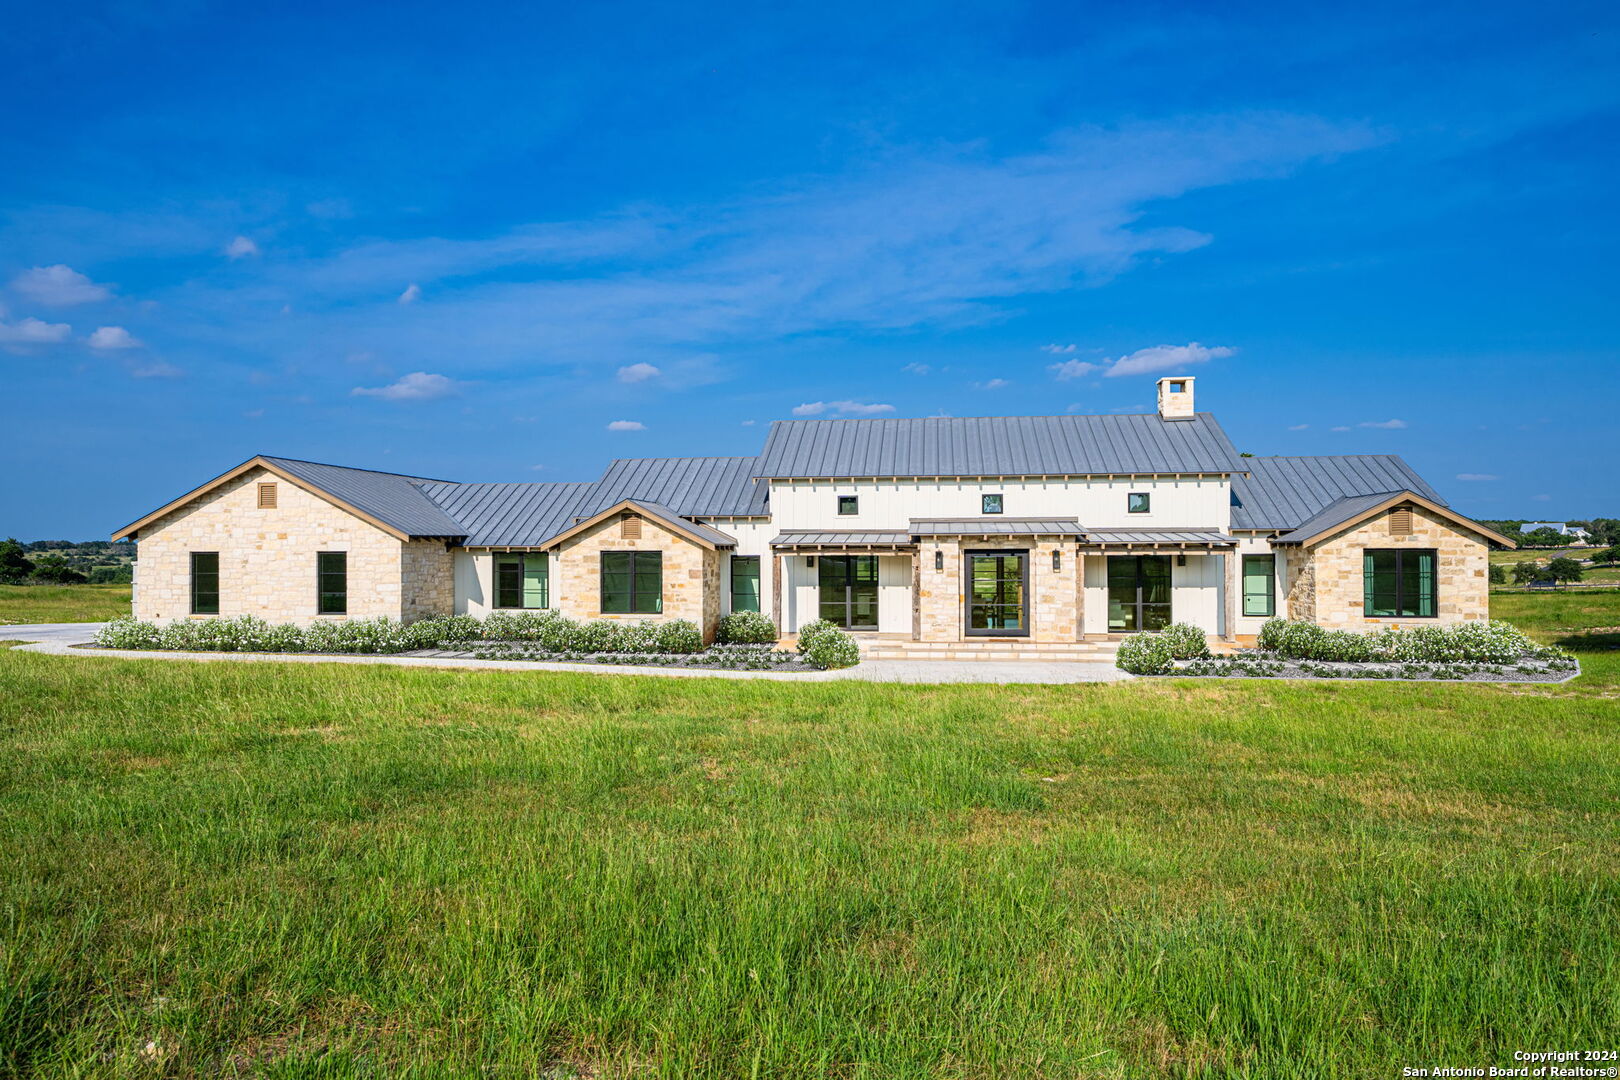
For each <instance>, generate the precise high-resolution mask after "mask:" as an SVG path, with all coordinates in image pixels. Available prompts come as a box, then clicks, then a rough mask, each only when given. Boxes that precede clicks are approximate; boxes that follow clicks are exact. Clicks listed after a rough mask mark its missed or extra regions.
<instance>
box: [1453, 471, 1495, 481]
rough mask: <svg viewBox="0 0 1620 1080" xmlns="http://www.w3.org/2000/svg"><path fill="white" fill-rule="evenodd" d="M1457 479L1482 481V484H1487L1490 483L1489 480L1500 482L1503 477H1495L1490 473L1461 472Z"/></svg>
mask: <svg viewBox="0 0 1620 1080" xmlns="http://www.w3.org/2000/svg"><path fill="white" fill-rule="evenodd" d="M1457 479H1459V480H1468V481H1475V480H1477V481H1480V482H1485V481H1489V480H1500V479H1501V477H1499V476H1493V475H1491V474H1490V473H1483V472H1460V473H1458V474H1457Z"/></svg>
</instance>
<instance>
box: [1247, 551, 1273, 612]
mask: <svg viewBox="0 0 1620 1080" xmlns="http://www.w3.org/2000/svg"><path fill="white" fill-rule="evenodd" d="M1243 614H1245V615H1258V616H1262V617H1265V618H1270V617H1271V616H1273V615H1275V614H1277V556H1275V555H1245V556H1243Z"/></svg>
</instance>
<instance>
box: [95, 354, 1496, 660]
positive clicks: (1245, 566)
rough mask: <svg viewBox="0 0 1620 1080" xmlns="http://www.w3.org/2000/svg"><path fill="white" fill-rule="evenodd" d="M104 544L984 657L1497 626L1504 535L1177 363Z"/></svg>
mask: <svg viewBox="0 0 1620 1080" xmlns="http://www.w3.org/2000/svg"><path fill="white" fill-rule="evenodd" d="M424 434H426V433H424ZM116 536H117V537H118V538H125V537H138V538H139V540H140V550H139V559H138V562H137V564H136V565H137V569H136V579H135V580H136V586H135V614H136V615H137V616H139V617H140V618H143V619H155V620H161V621H168V620H172V619H191V618H210V617H214V616H216V615H220V616H231V615H257V616H260V617H262V618H265V619H268V620H270V621H272V622H300V623H310V622H314V621H319V620H325V619H343V618H356V617H370V616H379V615H386V616H390V617H392V618H396V619H405V620H410V619H417V618H423V617H427V616H433V615H449V614H452V613H456V614H461V613H466V614H471V615H487V614H490V613H492V612H497V611H507V610H537V609H549V610H556V611H560V612H561V613H563V614H564V615H568V616H572V617H575V618H591V619H629V620H639V619H653V620H660V619H673V618H680V619H689V620H691V621H692V622H695V623H697V624H698V625H699V626H700V627H702V628H703V631H704V633H705V635H706V636H712V635H713V633H714V631H715V627H716V623H717V622H718V620H719V619H720V617H721V616H722V615H724V614H725V613H727V612H732V611H758V612H762V613H764V614H766V615H768V616H769V617H770V618H771V619H772V620H773V621H774V622H775V623H776V625H777V627H778V628H779V629H780V630H781V631H782V632H783V633H785V634H791V633H794V632H796V631H797V630H798V629H799V628H800V627H801V626H803V625H805V624H806V623H808V622H810V621H812V620H814V619H827V620H830V621H831V622H833V623H836V624H838V625H839V626H843V627H847V628H848V629H850V630H855V631H871V632H876V633H881V634H883V635H885V636H886V637H892V638H901V639H908V640H911V641H918V642H959V643H963V644H964V645H966V646H969V647H971V646H972V644H973V643H978V644H981V645H983V646H984V647H987V648H988V647H993V646H994V645H995V644H996V642H997V641H998V640H1000V641H1003V642H1004V641H1005V639H1008V638H1021V639H1024V640H1027V641H1031V642H1037V643H1060V642H1084V641H1088V640H1096V639H1099V638H1102V639H1106V638H1111V637H1114V636H1116V635H1121V634H1130V633H1134V632H1137V631H1142V630H1157V629H1160V628H1162V627H1163V626H1165V625H1166V624H1168V623H1170V622H1172V621H1176V622H1187V623H1192V624H1194V625H1196V626H1198V627H1201V628H1202V629H1203V630H1205V631H1206V632H1207V633H1209V634H1211V635H1213V636H1217V637H1220V638H1224V639H1227V640H1246V639H1252V637H1253V636H1254V635H1255V634H1256V633H1258V631H1259V629H1260V626H1261V624H1262V623H1264V622H1265V620H1266V619H1268V618H1272V617H1274V616H1287V617H1289V618H1294V619H1304V620H1309V621H1311V622H1315V623H1318V624H1320V625H1323V626H1329V627H1337V628H1346V629H1356V630H1370V629H1375V628H1377V627H1381V626H1390V625H1393V624H1410V623H1414V622H1417V623H1424V622H1428V623H1458V622H1464V621H1469V620H1479V619H1485V618H1488V617H1489V614H1488V612H1489V608H1488V592H1489V585H1488V573H1487V572H1488V569H1489V568H1488V564H1487V559H1486V554H1487V551H1488V550H1489V548H1490V546H1491V545H1492V544H1501V545H1505V546H1510V547H1511V546H1512V542H1511V541H1510V540H1508V539H1507V538H1505V537H1503V536H1501V535H1500V534H1498V533H1496V532H1493V531H1492V530H1491V529H1489V528H1487V527H1486V526H1484V525H1481V524H1480V523H1478V522H1476V521H1472V520H1470V519H1468V518H1466V517H1464V516H1462V515H1461V514H1459V513H1457V512H1456V511H1454V510H1452V509H1450V508H1449V507H1448V506H1447V505H1446V501H1445V499H1443V498H1442V497H1441V496H1440V494H1439V493H1438V492H1436V491H1435V490H1434V489H1433V488H1431V487H1430V486H1429V485H1428V484H1427V483H1426V482H1425V481H1424V480H1423V478H1422V477H1420V476H1418V475H1417V473H1415V472H1414V471H1413V470H1412V469H1411V467H1410V466H1408V465H1407V464H1406V462H1404V461H1402V460H1401V459H1400V458H1399V457H1395V456H1393V455H1375V454H1366V455H1352V456H1344V457H1252V458H1251V457H1244V456H1242V455H1240V454H1239V453H1238V452H1237V450H1236V449H1235V448H1234V447H1233V446H1232V443H1231V441H1230V440H1229V439H1228V438H1227V436H1226V433H1225V432H1224V431H1222V430H1221V427H1220V425H1219V424H1218V423H1217V422H1216V420H1215V418H1214V417H1213V416H1211V415H1210V414H1209V413H1199V412H1195V411H1194V410H1193V379H1191V378H1189V377H1180V378H1167V379H1162V380H1160V382H1159V404H1158V410H1157V412H1156V413H1146V414H1141V415H1104V416H1010V417H1007V416H1003V417H980V418H950V417H931V418H927V419H876V420H782V421H778V422H776V423H775V424H773V425H772V427H771V430H770V435H769V437H768V438H767V439H766V440H765V445H764V447H763V448H762V449H761V451H760V453H759V454H758V455H757V456H754V457H696V458H694V457H676V458H630V459H622V460H618V461H614V462H613V463H612V464H610V465H609V466H608V468H607V469H606V471H605V472H604V473H603V474H602V476H601V477H600V478H599V479H597V480H594V481H590V482H585V483H482V484H480V483H475V484H467V483H456V482H451V481H445V480H430V479H425V478H422V477H416V476H402V475H398V474H395V473H383V472H374V471H371V470H367V469H353V468H345V467H342V466H336V465H321V464H315V463H312V462H307V461H300V460H296V459H292V458H280V457H268V456H260V457H255V458H252V459H251V460H249V461H246V462H244V463H242V464H241V465H238V466H237V467H235V468H234V469H231V470H230V471H229V472H226V473H224V474H223V475H221V476H218V477H216V478H215V479H213V480H210V481H209V482H207V483H206V484H204V485H203V486H201V487H199V488H197V489H196V490H194V491H191V492H189V493H187V494H185V495H182V496H180V497H179V498H177V499H175V500H174V501H173V502H170V503H168V504H167V505H165V506H162V507H159V508H158V509H156V510H154V511H152V512H151V513H149V514H147V515H146V516H144V517H142V518H141V519H140V520H138V521H136V522H133V523H132V524H130V525H128V526H126V527H125V528H123V529H120V530H119V531H118V533H117V534H116Z"/></svg>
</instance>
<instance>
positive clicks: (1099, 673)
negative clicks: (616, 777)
mask: <svg viewBox="0 0 1620 1080" xmlns="http://www.w3.org/2000/svg"><path fill="white" fill-rule="evenodd" d="M100 628H101V624H100V623H45V624H37V625H32V626H0V641H27V642H32V643H33V644H29V645H19V646H17V648H18V649H20V650H22V651H25V652H36V653H47V654H50V655H53V656H77V657H121V658H124V659H130V660H210V661H227V662H229V661H234V662H237V663H243V662H246V663H254V662H262V661H269V662H272V663H283V664H393V665H395V666H397V667H440V668H489V669H493V670H498V671H578V672H583V673H585V674H588V675H657V676H662V677H665V678H677V679H693V678H697V679H768V680H776V681H779V682H835V681H845V680H850V681H857V682H903V683H1082V682H1118V681H1121V680H1124V679H1129V678H1133V676H1131V675H1127V674H1126V673H1125V672H1123V671H1120V670H1119V669H1118V668H1116V667H1115V666H1114V665H1113V664H1088V663H1075V662H1069V661H1063V662H1056V663H1047V662H1041V661H1030V660H1017V661H1007V662H994V661H989V662H987V661H977V660H960V661H958V660H865V661H862V662H861V663H860V664H857V665H856V666H855V667H852V668H845V669H844V670H842V671H816V672H800V673H797V674H789V673H786V672H780V671H711V670H707V669H694V668H667V667H638V666H632V665H628V664H624V665H620V664H553V663H542V662H539V661H534V660H467V659H459V658H457V659H447V658H439V657H429V656H310V655H308V654H304V653H192V652H135V651H132V650H126V649H79V648H75V647H74V646H76V645H82V644H85V643H86V642H88V641H90V640H92V639H93V638H94V637H95V635H96V631H97V630H99V629H100Z"/></svg>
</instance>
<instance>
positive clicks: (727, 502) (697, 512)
mask: <svg viewBox="0 0 1620 1080" xmlns="http://www.w3.org/2000/svg"><path fill="white" fill-rule="evenodd" d="M756 460H757V459H756V458H751V457H685V458H616V459H614V461H613V462H612V464H610V465H609V466H608V467H607V471H606V472H604V473H603V474H602V479H601V480H599V481H598V482H597V485H596V487H597V492H596V495H595V496H594V498H593V505H594V506H595V507H596V508H597V509H606V508H607V507H609V506H612V505H613V504H614V503H616V502H618V501H620V500H621V499H651V500H652V501H653V502H656V503H658V504H660V505H662V506H667V507H669V508H671V509H672V510H674V511H676V512H677V513H679V514H680V515H681V516H683V517H765V516H767V515H769V514H770V510H769V508H768V506H767V497H768V496H769V494H770V485H769V484H767V483H765V482H763V481H760V482H755V480H754V475H755V474H754V463H755V461H756Z"/></svg>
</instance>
